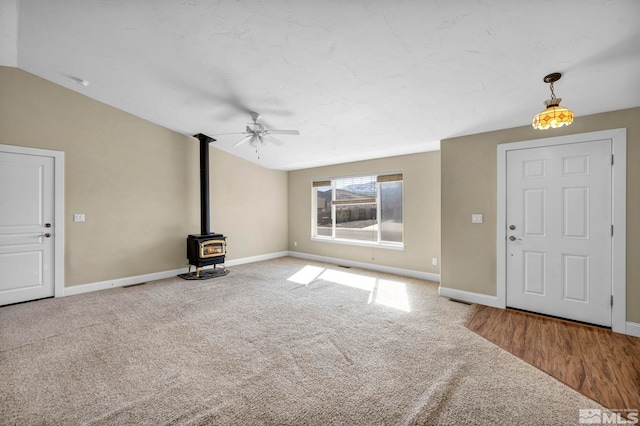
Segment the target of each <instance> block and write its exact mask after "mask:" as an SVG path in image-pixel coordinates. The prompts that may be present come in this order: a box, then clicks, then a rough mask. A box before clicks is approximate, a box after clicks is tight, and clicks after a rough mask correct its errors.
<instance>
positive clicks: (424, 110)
mask: <svg viewBox="0 0 640 426" xmlns="http://www.w3.org/2000/svg"><path fill="white" fill-rule="evenodd" d="M0 1H2V2H3V4H2V7H1V8H0V12H1V13H2V14H3V17H2V18H0V24H2V26H3V29H2V30H0V36H1V40H0V43H1V44H0V48H2V49H3V50H4V52H3V54H2V55H0V60H1V61H2V62H3V64H4V65H13V66H18V67H19V68H21V69H24V70H26V71H29V72H31V73H33V74H36V75H39V76H41V77H43V78H46V79H48V80H51V81H53V82H55V83H58V84H61V85H63V86H66V87H68V88H70V89H72V90H75V91H78V92H80V93H83V94H85V95H86V96H89V97H91V98H94V99H97V100H99V101H102V102H104V103H106V104H109V105H112V106H114V107H117V108H119V109H122V110H124V111H127V112H129V113H131V114H134V115H136V116H139V117H142V118H144V119H147V120H149V121H152V122H154V123H158V124H160V125H163V126H165V127H168V128H170V129H172V130H175V131H177V132H180V133H183V134H186V135H193V134H195V133H200V132H202V133H205V134H208V135H215V134H218V133H229V132H242V131H243V130H244V128H245V125H246V123H247V121H249V118H250V117H249V114H248V113H247V111H248V110H255V111H258V112H259V113H261V114H262V117H263V119H264V123H265V124H266V125H267V127H270V128H276V129H298V130H300V132H301V135H300V136H280V137H279V139H280V140H282V141H283V142H284V143H285V144H284V145H283V146H276V145H274V144H267V145H266V146H265V147H264V148H263V149H261V152H260V158H259V159H258V157H257V155H256V152H255V149H253V148H252V147H251V146H249V145H248V144H244V145H241V146H239V147H232V145H233V144H234V143H235V142H237V141H238V140H239V139H240V138H241V136H220V137H218V138H217V139H218V141H217V142H215V146H216V147H218V148H219V149H222V150H225V151H228V152H230V153H232V154H234V155H238V156H240V157H243V158H246V159H247V160H249V161H253V162H255V163H257V164H261V165H263V166H265V167H270V168H276V169H282V170H293V169H300V168H306V167H312V166H318V165H326V164H335V163H341V162H347V161H354V160H363V159H369V158H377V157H383V156H392V155H399V154H406V153H413V152H421V151H429V150H434V149H438V148H439V141H440V140H441V139H444V138H450V137H454V136H461V135H465V134H472V133H477V132H483V131H489V130H496V129H502V128H509V127H516V126H523V125H528V124H530V122H531V118H532V116H533V115H534V114H535V113H537V112H538V111H540V110H542V109H543V108H544V106H543V101H544V100H545V99H547V98H549V88H548V85H546V84H545V83H543V82H542V78H543V77H544V76H545V75H546V74H549V73H551V72H555V71H558V72H561V73H563V77H562V79H561V80H560V81H559V82H558V83H556V85H555V89H556V94H557V96H558V97H561V98H563V99H564V100H563V102H562V105H564V106H567V107H569V108H571V109H573V111H574V113H575V115H576V120H580V117H581V116H584V115H588V114H593V113H597V112H603V111H610V110H615V109H622V108H629V107H635V106H640V1H637V0H584V1H581V0H565V1H557V0H553V1H545V0H538V1H522V0H521V1H513V0H493V1H488V0H487V1H470V0H464V1H426V0H405V1H399V0H378V1H376V0H362V1H353V0H351V1H344V0H342V1H332V0H325V1H321V0H295V1H294V0H291V1H286V0H269V1H267V0H262V1H261V0H237V1H233V0H220V1H204V0H202V1H200V0H182V1H179V0H136V1H120V0H61V1H55V2H53V1H50V0H28V1H26V0H0ZM72 76H73V77H79V78H82V79H84V80H87V81H89V82H90V83H91V84H90V85H89V86H87V87H84V86H81V85H79V84H77V83H76V82H74V81H73V80H72V79H71V78H70V77H72ZM194 143H196V142H195V140H194Z"/></svg>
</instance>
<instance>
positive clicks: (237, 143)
mask: <svg viewBox="0 0 640 426" xmlns="http://www.w3.org/2000/svg"><path fill="white" fill-rule="evenodd" d="M242 134H244V133H242ZM247 139H249V136H245V137H244V138H242V139H240V140H239V141H238V142H236V143H234V144H233V146H239V145H242V143H244V141H246V140H247Z"/></svg>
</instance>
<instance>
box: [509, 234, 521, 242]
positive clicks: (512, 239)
mask: <svg viewBox="0 0 640 426" xmlns="http://www.w3.org/2000/svg"><path fill="white" fill-rule="evenodd" d="M516 240H519V241H522V238H516V237H515V236H514V235H512V236H510V237H509V241H516Z"/></svg>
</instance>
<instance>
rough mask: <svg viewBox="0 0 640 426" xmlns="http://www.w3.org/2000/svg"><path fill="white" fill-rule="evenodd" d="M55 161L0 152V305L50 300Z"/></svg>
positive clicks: (53, 244) (53, 245) (53, 237)
mask: <svg viewBox="0 0 640 426" xmlns="http://www.w3.org/2000/svg"><path fill="white" fill-rule="evenodd" d="M55 232H56V227H55V223H54V158H53V157H50V156H40V155H28V154H20V153H15V152H1V151H0V305H6V304H9V303H17V302H23V301H26V300H34V299H40V298H44V297H50V296H53V295H54V284H55V281H54V278H55V270H54V268H55V263H54V247H55V243H54V240H55Z"/></svg>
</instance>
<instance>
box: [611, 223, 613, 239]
mask: <svg viewBox="0 0 640 426" xmlns="http://www.w3.org/2000/svg"><path fill="white" fill-rule="evenodd" d="M611 236H612V237H613V225H611Z"/></svg>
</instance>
